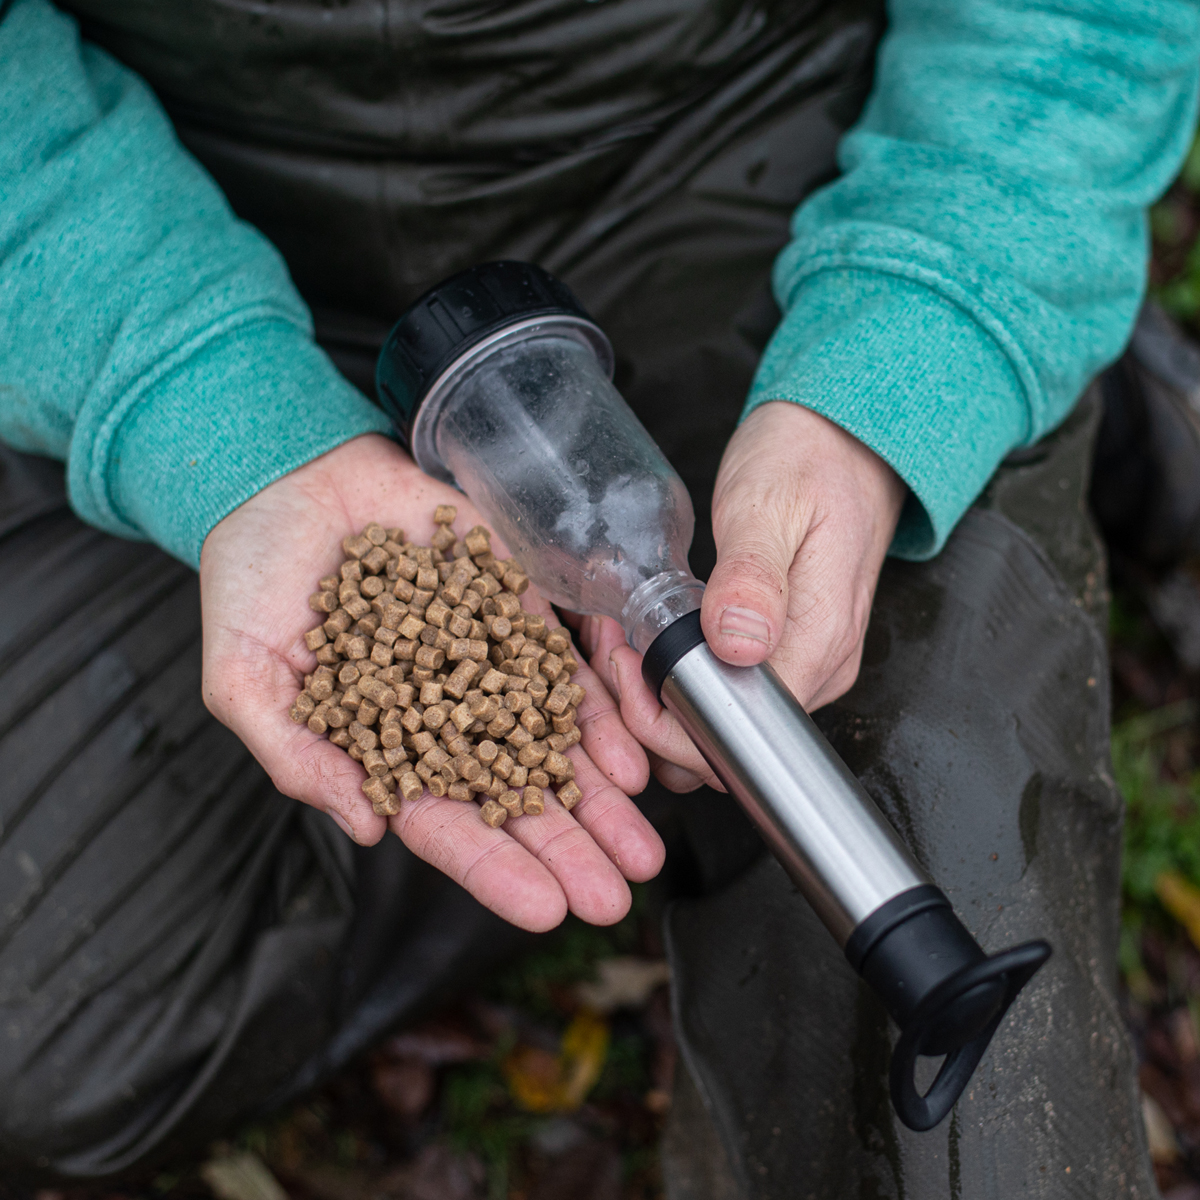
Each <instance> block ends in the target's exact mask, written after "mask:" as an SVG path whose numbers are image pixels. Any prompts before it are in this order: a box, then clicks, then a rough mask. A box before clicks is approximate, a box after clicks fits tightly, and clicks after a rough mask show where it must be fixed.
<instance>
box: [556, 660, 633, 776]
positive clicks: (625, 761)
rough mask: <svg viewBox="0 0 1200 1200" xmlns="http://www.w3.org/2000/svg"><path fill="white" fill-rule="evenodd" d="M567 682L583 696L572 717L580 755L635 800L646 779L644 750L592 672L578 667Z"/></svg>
mask: <svg viewBox="0 0 1200 1200" xmlns="http://www.w3.org/2000/svg"><path fill="white" fill-rule="evenodd" d="M571 682H572V683H578V684H579V685H580V686H581V687H582V688H583V690H584V692H585V693H586V695H585V696H584V698H583V701H582V703H581V704H580V705H579V711H578V712H577V713H576V715H575V724H576V725H577V726H578V727H579V733H580V738H581V740H582V745H583V749H584V751H585V752H586V753H587V756H588V757H589V758H590V759H591V760H592V762H593V763H595V764H596V767H597V768H598V769H599V771H600V772H601V774H603V775H604V777H605V778H606V779H607V780H608V782H609V783H611V784H613V785H614V786H615V787H618V788H620V789H621V791H622V792H624V793H625V795H626V796H636V795H637V794H638V793H639V792H640V791H642V790H643V789H644V788H645V786H646V784H647V783H648V782H649V779H650V763H649V760H648V759H647V758H646V752H645V750H643V749H642V746H641V743H640V742H639V741H638V740H637V738H635V737H634V736H633V734H632V733H630V731H629V730H628V729H627V728H626V726H625V722H624V721H623V720H622V719H621V714H620V711H619V710H618V708H617V703H616V701H615V700H614V699H613V698H612V696H611V695H610V694H609V691H608V688H606V687H605V686H604V684H603V683H601V681H600V677H599V676H598V675H597V674H596V672H595V671H593V670H592V669H591V668H590V667H588V666H584V665H582V664H581V665H580V668H579V670H578V671H576V672H575V674H574V675H573V676H572V677H571Z"/></svg>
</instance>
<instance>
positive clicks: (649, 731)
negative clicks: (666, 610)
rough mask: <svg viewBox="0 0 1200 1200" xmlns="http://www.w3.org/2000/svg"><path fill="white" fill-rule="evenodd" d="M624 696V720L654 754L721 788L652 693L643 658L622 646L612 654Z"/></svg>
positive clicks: (622, 696) (614, 669) (610, 656)
mask: <svg viewBox="0 0 1200 1200" xmlns="http://www.w3.org/2000/svg"><path fill="white" fill-rule="evenodd" d="M609 661H610V663H611V665H612V672H613V677H614V680H615V682H616V684H617V687H618V689H619V693H620V705H621V718H622V720H624V722H625V724H626V725H627V726H628V727H629V729H630V730H632V731H633V732H635V733H636V734H637V737H638V740H639V741H640V742H641V743H642V745H643V746H645V747H646V749H647V750H648V751H650V752H651V753H652V754H656V755H658V757H659V758H662V759H665V760H666V761H667V762H670V763H674V764H675V765H676V766H678V767H683V768H684V769H685V770H687V771H690V772H691V773H692V774H693V775H696V776H698V777H699V778H701V779H703V780H704V782H705V783H707V784H709V785H710V786H713V787H720V786H721V785H720V783H719V781H718V780H717V778H716V776H715V775H713V773H712V770H711V768H710V767H709V765H708V763H706V762H705V761H704V758H703V757H702V755H701V754H700V752H699V751H698V750H697V749H696V747H695V746H693V745H692V741H691V739H690V738H689V737H688V736H687V734H686V733H684V732H683V729H682V728H681V727H680V725H679V722H678V721H676V720H675V718H674V717H673V716H671V714H670V713H669V712H667V710H666V709H665V708H663V706H662V705H661V704H659V702H658V700H657V698H656V697H655V696H654V695H653V694H652V693H651V691H650V689H649V688H648V687H647V686H646V683H645V681H644V680H643V679H642V671H641V657H640V656H639V655H638V654H637V653H636V652H635V651H634V650H632V649H630V647H629V646H618V647H616V648H615V649H614V650H613V651H612V653H611V654H610V655H609Z"/></svg>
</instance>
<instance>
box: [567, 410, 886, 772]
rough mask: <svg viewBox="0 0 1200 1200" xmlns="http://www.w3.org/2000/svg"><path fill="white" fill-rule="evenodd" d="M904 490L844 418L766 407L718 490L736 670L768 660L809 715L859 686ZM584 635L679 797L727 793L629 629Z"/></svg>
mask: <svg viewBox="0 0 1200 1200" xmlns="http://www.w3.org/2000/svg"><path fill="white" fill-rule="evenodd" d="M904 497H905V486H904V484H903V482H902V481H901V480H900V478H899V476H897V475H896V473H895V472H894V471H893V470H892V468H891V467H889V466H888V465H887V463H885V462H884V461H883V460H882V459H881V458H880V457H879V456H878V455H876V454H875V453H874V452H873V451H872V450H869V449H868V448H867V447H866V446H865V445H863V444H862V443H861V442H859V441H857V440H856V439H855V438H853V437H851V435H850V434H848V433H847V432H846V431H845V430H844V429H841V428H840V427H839V426H837V425H835V424H833V423H832V422H831V421H828V420H826V419H825V418H824V417H822V416H819V415H818V414H817V413H814V412H812V411H811V410H810V409H806V408H802V407H801V406H799V405H797V404H791V403H787V402H783V401H775V402H772V403H769V404H764V405H762V406H761V407H759V408H757V409H755V410H754V412H752V413H751V414H750V416H749V417H747V418H746V420H745V421H744V422H743V423H742V425H741V426H740V427H739V428H738V430H737V432H736V433H735V434H734V436H733V437H732V438H731V439H730V442H729V445H728V447H727V448H726V450H725V455H724V457H723V459H722V460H721V468H720V471H719V472H718V475H717V483H716V490H715V493H714V496H713V534H714V536H715V539H716V543H717V565H716V568H715V569H714V571H713V573H712V577H711V578H710V580H709V582H708V587H707V589H706V591H705V593H704V604H703V607H702V609H701V622H702V625H703V628H704V636H705V638H706V639H707V641H708V644H709V645H710V646H711V647H712V649H713V650H714V651H715V653H716V654H717V655H718V656H719V657H720V658H722V659H724V660H725V661H726V662H728V663H732V664H734V665H737V666H750V665H753V664H755V663H760V662H764V661H766V660H768V659H769V660H770V662H771V665H772V666H773V667H774V668H775V669H776V671H778V673H779V675H780V677H781V678H782V679H783V681H784V682H785V683H786V684H787V685H788V687H789V688H790V689H791V690H792V692H793V694H794V695H795V696H796V698H797V699H798V700H799V701H800V703H801V704H802V705H803V706H804V707H805V709H807V710H809V711H812V710H814V709H817V708H820V707H821V706H822V705H823V704H828V703H829V702H830V701H831V700H836V699H837V698H838V696H840V695H842V694H843V693H844V692H846V691H847V690H848V689H849V688H850V686H851V685H852V684H853V683H854V680H855V678H856V677H857V675H858V668H859V663H860V661H861V659H862V647H863V638H864V637H865V636H866V632H867V621H868V618H869V617H870V612H871V601H872V599H873V597H874V594H875V584H876V581H877V580H878V577H879V570H880V567H881V566H882V565H883V560H884V556H885V555H886V554H887V549H888V546H889V545H890V543H891V540H892V535H893V534H894V533H895V529H896V522H897V520H898V519H899V516H900V509H901V507H902V505H903V503H904ZM581 636H582V641H583V644H584V648H585V650H586V651H587V652H588V654H589V655H590V656H591V661H592V664H593V666H594V667H595V669H596V670H597V671H598V673H599V674H600V675H601V676H602V677H603V678H604V679H605V681H606V683H607V684H608V686H609V688H610V690H611V691H612V693H613V694H614V695H617V696H619V697H620V708H621V715H622V716H623V717H624V720H625V724H626V725H627V727H628V728H629V729H631V730H633V731H634V732H635V733H636V734H637V736H638V738H639V739H640V741H641V742H642V744H643V745H644V746H645V747H646V748H647V750H648V751H649V752H650V758H651V762H652V764H653V767H654V773H655V774H656V775H657V776H658V778H659V779H660V780H661V781H662V782H663V783H664V784H665V785H666V786H667V787H669V788H671V789H672V790H674V791H689V790H691V789H693V788H696V787H699V786H700V785H701V784H702V783H708V784H709V785H711V786H716V787H720V786H721V785H720V783H719V782H718V781H717V780H716V778H715V777H714V775H713V773H712V771H711V769H710V768H709V766H708V764H707V763H706V762H705V761H704V759H703V758H701V756H700V754H699V752H698V751H697V750H696V749H695V747H694V746H693V745H692V743H691V741H690V740H689V739H688V737H687V735H686V734H685V733H684V732H683V730H682V729H681V728H680V727H679V725H678V723H677V722H676V721H675V719H674V718H673V717H672V716H671V715H670V714H669V713H668V712H667V711H666V710H665V709H664V708H662V706H661V705H660V704H659V703H658V701H657V699H656V698H655V697H654V696H653V695H652V694H651V692H650V690H649V689H648V688H647V687H646V685H645V683H644V682H643V681H642V677H641V669H640V668H641V660H640V658H639V656H638V655H637V654H635V653H634V651H633V650H631V649H630V648H629V647H628V646H627V645H626V644H625V640H624V637H623V636H622V634H621V630H620V629H619V627H617V625H616V623H615V622H613V621H609V620H601V619H598V618H589V619H588V620H587V621H586V622H585V623H584V625H583V627H582V630H581Z"/></svg>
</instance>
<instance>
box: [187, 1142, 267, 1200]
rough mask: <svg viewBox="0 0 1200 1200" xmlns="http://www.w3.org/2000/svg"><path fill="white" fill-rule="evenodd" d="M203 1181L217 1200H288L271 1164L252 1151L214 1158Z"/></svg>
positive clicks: (202, 1172) (204, 1170) (204, 1169)
mask: <svg viewBox="0 0 1200 1200" xmlns="http://www.w3.org/2000/svg"><path fill="white" fill-rule="evenodd" d="M200 1177H201V1178H202V1179H203V1180H204V1182H205V1183H207V1184H208V1186H209V1187H210V1188H211V1189H212V1193H213V1195H214V1196H216V1197H217V1200H288V1194H287V1192H285V1191H284V1190H283V1188H282V1187H280V1185H279V1181H278V1180H277V1179H276V1178H275V1176H274V1175H272V1174H271V1172H270V1170H269V1169H268V1167H267V1164H266V1163H264V1162H263V1160H262V1159H261V1158H259V1157H258V1155H257V1154H254V1153H251V1152H250V1151H245V1152H240V1153H237V1154H226V1155H220V1156H217V1157H214V1158H210V1159H209V1160H208V1162H206V1163H205V1164H204V1166H202V1167H201V1168H200Z"/></svg>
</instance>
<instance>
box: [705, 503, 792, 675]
mask: <svg viewBox="0 0 1200 1200" xmlns="http://www.w3.org/2000/svg"><path fill="white" fill-rule="evenodd" d="M756 491H757V489H756ZM772 510H773V511H772ZM799 517H800V514H799V513H797V512H793V513H791V514H788V515H785V514H784V513H783V512H781V511H780V509H779V506H778V505H777V504H775V503H771V502H767V501H766V500H765V497H763V496H762V494H761V492H759V494H758V495H757V496H754V495H748V494H746V493H744V492H741V490H740V489H739V488H737V486H736V485H735V486H734V487H733V488H731V489H729V490H728V491H726V492H725V494H724V495H723V496H722V497H721V499H720V502H719V504H718V505H716V506H714V512H713V534H714V536H715V538H716V543H717V565H716V567H715V568H714V570H713V573H712V575H711V577H710V578H709V581H708V587H707V588H706V590H705V593H704V603H703V606H702V608H701V612H700V619H701V624H702V625H703V628H704V636H705V638H706V639H707V641H708V644H709V645H710V646H711V647H712V649H713V651H714V653H715V654H716V655H717V656H718V657H719V658H722V659H724V660H725V662H727V663H732V664H733V665H735V666H742V667H744V666H751V665H753V664H754V663H760V662H763V661H765V660H766V659H767V658H768V657H769V656H770V655H771V653H772V652H773V651H774V649H775V647H776V646H777V645H778V644H779V639H780V637H781V636H782V634H783V628H784V622H785V621H786V619H787V606H788V572H789V571H790V570H791V566H792V562H793V560H794V559H795V557H796V549H797V547H798V546H799V544H800V542H801V540H802V534H803V531H802V530H801V529H798V528H796V526H797V523H798V521H799Z"/></svg>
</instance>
